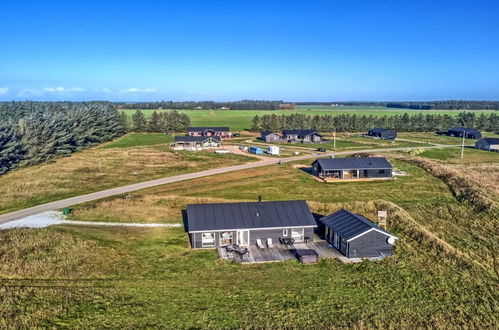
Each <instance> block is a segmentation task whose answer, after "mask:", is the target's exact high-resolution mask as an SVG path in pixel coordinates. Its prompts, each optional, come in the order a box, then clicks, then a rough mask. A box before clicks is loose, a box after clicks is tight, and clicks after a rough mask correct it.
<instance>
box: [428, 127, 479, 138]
mask: <svg viewBox="0 0 499 330" xmlns="http://www.w3.org/2000/svg"><path fill="white" fill-rule="evenodd" d="M437 134H440V135H448V136H454V137H463V135H464V137H465V138H466V139H480V138H481V137H482V133H480V131H479V130H477V129H475V128H469V127H453V128H451V129H450V130H448V131H447V132H437Z"/></svg>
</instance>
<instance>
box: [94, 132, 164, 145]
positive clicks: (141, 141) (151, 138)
mask: <svg viewBox="0 0 499 330" xmlns="http://www.w3.org/2000/svg"><path fill="white" fill-rule="evenodd" d="M171 142H173V136H172V135H166V134H162V133H134V134H127V135H125V136H123V137H121V138H119V139H117V140H115V141H113V142H111V143H108V144H105V145H104V146H103V148H130V147H140V146H150V145H157V144H168V145H169V144H170V143H171Z"/></svg>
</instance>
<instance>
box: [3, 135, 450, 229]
mask: <svg viewBox="0 0 499 330" xmlns="http://www.w3.org/2000/svg"><path fill="white" fill-rule="evenodd" d="M448 147H456V146H454V145H445V146H444V145H439V146H425V147H417V148H418V149H433V148H448ZM411 149H414V147H406V148H384V149H364V150H354V151H343V152H327V153H324V154H321V155H320V157H327V156H340V155H351V154H356V153H363V152H368V153H380V152H390V151H407V150H411ZM317 157H318V155H317V154H312V155H310V154H308V155H301V156H293V157H286V158H279V160H278V161H280V162H282V163H286V162H294V161H300V160H308V159H314V158H317ZM273 164H276V159H265V160H261V161H257V162H252V163H247V164H242V165H236V166H229V167H221V168H216V169H211V170H205V171H200V172H194V173H188V174H182V175H175V176H171V177H166V178H162V179H156V180H150V181H144V182H140V183H135V184H131V185H127V186H122V187H117V188H112V189H106V190H102V191H97V192H94V193H90V194H85V195H80V196H75V197H70V198H65V199H61V200H58V201H54V202H49V203H45V204H40V205H37V206H33V207H29V208H26V209H22V210H18V211H14V212H10V213H5V214H2V215H0V224H2V223H5V222H8V221H13V220H17V219H21V218H25V217H28V216H31V215H34V214H38V213H42V212H46V211H52V210H57V209H61V208H64V207H68V206H72V205H76V204H80V203H85V202H89V201H93V200H97V199H101V198H105V197H110V196H114V195H120V194H125V193H128V192H131V191H136V190H140V189H145V188H150V187H155V186H160V185H164V184H169V183H174V182H180V181H185V180H191V179H196V178H202V177H205V176H210V175H215V174H222V173H229V172H234V171H240V170H247V169H251V168H256V167H262V166H269V165H273Z"/></svg>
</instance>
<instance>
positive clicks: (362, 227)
mask: <svg viewBox="0 0 499 330" xmlns="http://www.w3.org/2000/svg"><path fill="white" fill-rule="evenodd" d="M319 221H320V222H322V223H323V224H325V225H326V226H327V227H329V228H331V230H333V231H334V232H336V233H337V234H338V235H339V236H341V237H343V238H344V239H347V240H348V239H350V238H352V237H355V236H357V235H359V234H362V233H364V232H366V231H368V230H370V229H372V228H374V229H376V230H379V231H381V232H383V233H385V234H387V235H389V236H393V235H392V234H390V233H389V232H387V231H386V230H383V229H382V228H380V227H378V226H376V225H375V224H374V223H373V222H371V221H370V220H368V219H367V218H364V217H363V216H361V215H359V214H355V213H352V212H350V211H347V210H345V209H340V210H338V211H336V212H334V213H331V214H329V215H326V216H325V217H322V218H321V219H320V220H319Z"/></svg>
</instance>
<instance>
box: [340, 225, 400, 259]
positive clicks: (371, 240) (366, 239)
mask: <svg viewBox="0 0 499 330" xmlns="http://www.w3.org/2000/svg"><path fill="white" fill-rule="evenodd" d="M388 237H389V236H387V235H385V234H382V233H380V232H377V231H374V230H373V231H371V232H369V233H367V234H364V235H362V236H360V237H358V238H356V239H354V240H352V241H350V242H348V251H347V254H346V255H347V257H349V258H369V257H379V256H380V253H383V254H384V255H385V256H390V255H392V249H393V247H392V245H390V244H388V242H387V239H388Z"/></svg>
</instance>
